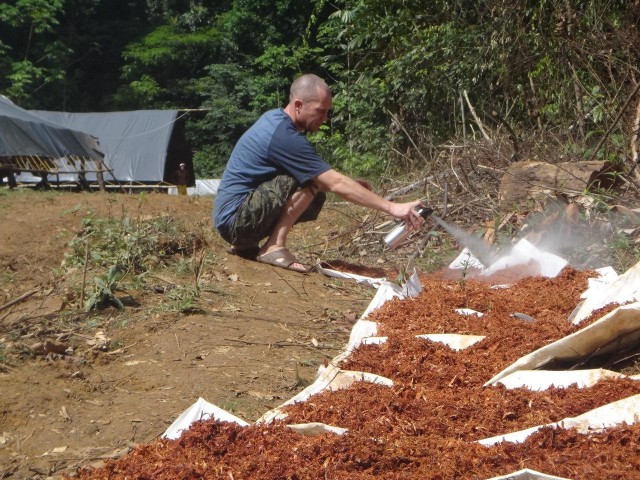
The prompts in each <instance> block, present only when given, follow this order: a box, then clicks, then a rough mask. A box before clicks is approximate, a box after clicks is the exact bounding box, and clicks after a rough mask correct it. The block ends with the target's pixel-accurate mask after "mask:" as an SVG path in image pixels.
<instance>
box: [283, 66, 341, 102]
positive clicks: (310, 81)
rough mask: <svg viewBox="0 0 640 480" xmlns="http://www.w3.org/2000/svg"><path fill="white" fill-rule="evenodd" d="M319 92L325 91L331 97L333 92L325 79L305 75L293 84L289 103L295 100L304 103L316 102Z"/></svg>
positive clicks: (309, 74) (311, 74)
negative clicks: (297, 99)
mask: <svg viewBox="0 0 640 480" xmlns="http://www.w3.org/2000/svg"><path fill="white" fill-rule="evenodd" d="M318 90H323V91H325V92H326V93H328V94H329V95H331V90H330V89H329V86H328V85H327V84H326V82H325V81H324V80H323V79H321V78H320V77H319V76H317V75H314V74H313V73H305V74H304V75H301V76H299V77H298V78H296V79H295V80H294V81H293V83H292V84H291V89H290V90H289V101H291V102H292V101H293V100H294V99H295V98H299V99H301V100H304V101H309V100H314V99H316V98H317V93H318Z"/></svg>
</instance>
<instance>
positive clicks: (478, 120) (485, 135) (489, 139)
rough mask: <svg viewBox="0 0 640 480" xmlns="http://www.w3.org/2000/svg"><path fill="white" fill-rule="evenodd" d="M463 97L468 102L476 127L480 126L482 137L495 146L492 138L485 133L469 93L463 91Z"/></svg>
mask: <svg viewBox="0 0 640 480" xmlns="http://www.w3.org/2000/svg"><path fill="white" fill-rule="evenodd" d="M462 95H463V96H464V99H465V100H466V102H467V106H468V107H469V111H470V112H471V116H472V117H473V120H474V121H475V122H476V125H478V128H479V129H480V132H481V133H482V136H483V137H484V139H485V140H486V141H487V142H489V143H491V144H493V140H491V137H490V136H489V135H488V134H487V132H485V130H484V125H483V124H482V122H481V121H480V118H479V117H478V115H476V111H475V109H474V108H473V105H471V101H469V96H468V95H467V91H466V90H463V91H462Z"/></svg>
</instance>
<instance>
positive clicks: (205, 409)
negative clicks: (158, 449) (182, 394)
mask: <svg viewBox="0 0 640 480" xmlns="http://www.w3.org/2000/svg"><path fill="white" fill-rule="evenodd" d="M208 419H215V420H220V421H223V422H232V423H237V424H238V425H241V426H243V427H246V426H247V425H249V424H248V423H247V422H245V421H244V420H242V419H241V418H238V417H236V416H235V415H232V414H231V413H229V412H227V411H226V410H223V409H221V408H219V407H216V406H215V405H213V404H212V403H209V402H207V401H206V400H205V399H203V398H199V399H198V400H197V401H196V403H194V404H193V405H191V406H190V407H189V408H187V409H186V410H185V411H184V412H182V413H181V414H180V416H179V417H178V418H176V419H175V421H174V422H173V423H172V424H171V426H169V428H167V430H166V431H165V432H164V434H163V435H162V437H163V438H168V439H170V440H175V439H176V438H179V437H180V435H182V432H183V431H184V430H187V429H188V428H189V426H190V425H191V424H192V423H193V422H197V421H198V420H208Z"/></svg>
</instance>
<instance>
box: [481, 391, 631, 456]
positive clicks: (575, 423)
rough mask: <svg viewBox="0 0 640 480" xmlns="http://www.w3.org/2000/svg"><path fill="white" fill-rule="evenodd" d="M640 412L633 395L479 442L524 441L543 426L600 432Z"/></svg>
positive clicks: (624, 421) (484, 443)
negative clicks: (584, 411)
mask: <svg viewBox="0 0 640 480" xmlns="http://www.w3.org/2000/svg"><path fill="white" fill-rule="evenodd" d="M639 412H640V395H633V396H631V397H628V398H624V399H622V400H618V401H617V402H612V403H608V404H607V405H603V406H602V407H598V408H594V409H593V410H589V411H588V412H586V413H583V414H582V415H578V416H577V417H569V418H565V419H564V420H560V421H559V422H555V423H548V424H546V425H538V426H536V427H532V428H527V429H526V430H520V431H518V432H513V433H508V434H506V435H496V436H495V437H491V438H485V439H483V440H480V441H479V442H478V443H480V444H482V445H485V446H487V447H488V446H491V445H495V444H497V443H500V442H513V443H522V442H524V441H525V440H526V439H527V437H529V435H531V434H532V433H535V432H537V431H538V430H540V429H541V428H543V427H552V428H564V429H567V430H568V429H572V428H575V429H576V430H577V431H578V432H579V433H583V434H588V433H591V432H599V431H602V430H604V429H606V428H611V427H615V426H616V425H620V424H623V423H626V424H628V425H632V424H634V423H636V422H637V421H638V413H639Z"/></svg>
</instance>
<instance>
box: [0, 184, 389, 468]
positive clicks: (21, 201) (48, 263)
mask: <svg viewBox="0 0 640 480" xmlns="http://www.w3.org/2000/svg"><path fill="white" fill-rule="evenodd" d="M0 193H1V194H0V478H3V479H5V478H10V479H44V478H58V476H59V475H60V474H62V473H69V472H71V471H73V470H74V469H75V468H76V467H78V466H80V465H89V464H94V463H96V462H99V461H100V460H102V459H105V458H113V457H118V456H121V455H123V454H124V453H126V452H127V451H128V449H129V448H130V447H131V446H133V445H135V444H138V443H145V442H149V441H151V440H152V439H154V438H156V437H158V436H159V435H161V434H162V433H163V432H164V431H165V429H166V428H167V427H168V426H169V425H170V424H171V423H172V422H173V421H174V420H175V419H176V418H177V416H178V415H179V414H180V413H181V412H182V411H183V410H185V409H186V408H188V407H189V406H190V405H192V404H193V403H194V402H195V401H196V400H197V399H198V397H202V398H204V399H205V400H207V401H209V402H211V403H213V404H216V405H218V406H219V407H221V408H224V409H226V410H228V411H230V412H232V413H234V414H235V415H237V416H239V417H241V418H244V419H245V420H247V421H254V420H256V419H257V418H258V417H260V416H261V415H262V414H263V413H264V412H265V411H267V410H268V409H270V408H273V407H275V406H278V405H280V404H281V403H282V402H284V401H285V400H286V399H288V398H290V397H292V396H293V395H295V393H297V392H298V391H300V390H301V389H302V388H304V386H306V385H307V384H308V383H310V382H311V381H312V380H313V378H314V376H315V372H316V370H317V367H318V365H319V364H321V363H322V362H323V361H324V360H325V359H329V358H332V357H334V356H335V355H336V354H337V353H338V352H339V350H340V349H341V348H342V347H343V346H344V345H345V343H346V341H347V338H348V334H349V331H350V329H351V326H352V324H353V323H354V321H355V320H356V319H357V318H358V317H359V316H360V314H361V313H362V311H363V310H364V308H366V306H367V305H368V303H369V301H370V300H371V298H372V296H373V293H374V291H373V290H372V289H370V288H368V287H364V286H359V285H357V284H355V283H352V282H345V281H341V280H337V279H332V278H329V277H325V276H323V275H320V274H317V273H314V274H309V275H302V274H298V273H294V272H288V271H285V270H282V269H278V268H274V267H270V266H266V265H262V264H259V263H256V262H251V261H247V260H243V259H240V258H238V257H235V256H230V255H228V254H226V252H225V249H224V245H223V242H222V241H221V240H220V239H219V238H218V237H217V236H216V235H215V234H213V233H212V232H211V207H212V200H211V199H208V198H181V197H175V196H168V195H164V194H160V193H144V194H133V195H126V194H101V193H70V192H69V193H61V192H33V191H20V192H12V193H11V194H8V193H5V192H4V191H3V192H0ZM345 208H346V207H345ZM152 215H167V216H170V217H175V218H179V219H181V220H182V221H184V222H185V223H186V224H187V225H188V226H189V228H192V229H193V230H194V231H198V232H201V233H202V235H203V236H204V237H206V241H207V245H206V247H205V248H204V249H203V250H202V251H201V253H199V256H197V255H196V256H194V258H195V259H200V261H201V262H202V269H201V270H200V277H199V279H198V282H199V285H200V294H199V297H198V299H197V303H198V307H199V308H198V309H196V313H189V312H187V313H181V312H180V311H179V310H176V309H175V308H174V307H173V306H172V305H173V304H172V303H171V301H170V300H169V298H168V296H167V295H166V294H165V293H164V292H166V291H168V288H167V286H176V285H185V284H190V283H194V282H195V280H194V278H193V275H189V274H188V273H184V274H181V273H177V271H176V270H175V269H174V270H170V269H167V270H166V271H160V272H158V271H154V273H153V275H154V276H155V277H154V278H147V279H146V284H145V286H144V287H140V288H139V289H133V290H130V291H127V292H120V293H119V295H124V297H126V300H127V301H126V302H125V303H126V306H125V308H124V309H123V310H117V309H115V308H108V309H106V310H102V311H99V312H96V313H89V314H88V313H84V312H83V311H81V310H80V309H79V308H78V302H75V303H74V302H73V292H71V291H70V287H69V283H68V281H67V280H68V279H66V278H65V275H66V274H65V272H66V271H67V270H65V269H63V268H61V265H62V262H63V260H64V257H65V253H68V251H69V247H68V243H69V241H70V240H72V239H73V238H75V237H76V235H77V234H78V232H79V231H80V229H81V226H82V223H83V220H84V219H85V218H87V217H94V218H107V217H111V216H122V217H124V216H129V217H131V218H144V217H149V216H152ZM350 218H351V219H353V216H352V214H345V213H344V212H342V213H341V212H340V208H327V209H325V211H323V213H322V214H321V217H320V219H319V221H318V222H315V223H314V224H305V225H300V226H298V227H296V229H295V230H294V232H293V233H292V235H291V237H290V241H291V244H292V245H296V243H298V244H304V245H307V246H312V247H311V248H306V249H305V250H304V252H302V253H303V254H304V255H303V257H302V258H304V259H305V260H307V261H314V259H315V258H318V257H319V258H320V259H323V260H328V259H330V258H334V259H335V258H336V252H331V251H328V250H326V249H325V250H323V248H325V247H323V245H322V242H323V239H326V238H327V237H328V236H339V235H340V234H341V232H342V231H343V230H342V229H344V228H347V227H345V226H344V225H345V224H348V222H349V219H350ZM314 245H315V247H313V246H314ZM323 255H324V257H323ZM186 261H187V262H189V261H191V259H186ZM377 265H378V266H379V265H380V263H378V264H377ZM76 277H77V278H79V272H76ZM89 282H90V278H87V283H89ZM23 296H24V297H23ZM13 301H15V303H14V304H12V305H10V306H7V304H9V303H10V302H13ZM46 341H49V344H46V343H45V342H46ZM36 343H39V345H40V347H38V346H37V345H34V344H36Z"/></svg>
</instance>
